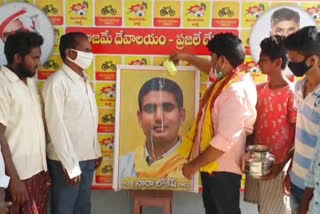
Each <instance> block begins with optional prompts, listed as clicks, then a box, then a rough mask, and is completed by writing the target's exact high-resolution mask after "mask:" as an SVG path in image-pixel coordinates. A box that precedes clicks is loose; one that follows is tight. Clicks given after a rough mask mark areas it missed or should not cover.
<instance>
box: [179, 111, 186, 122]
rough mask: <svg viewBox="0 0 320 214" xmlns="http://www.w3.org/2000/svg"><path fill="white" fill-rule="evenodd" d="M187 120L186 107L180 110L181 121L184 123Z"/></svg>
mask: <svg viewBox="0 0 320 214" xmlns="http://www.w3.org/2000/svg"><path fill="white" fill-rule="evenodd" d="M185 120H186V109H185V108H182V109H181V110H180V121H181V125H182V123H184V121H185Z"/></svg>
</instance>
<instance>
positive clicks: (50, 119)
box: [43, 65, 101, 178]
mask: <svg viewBox="0 0 320 214" xmlns="http://www.w3.org/2000/svg"><path fill="white" fill-rule="evenodd" d="M83 76H84V78H83V77H81V76H80V75H78V74H77V73H75V72H74V71H73V70H71V68H69V67H68V66H67V65H63V67H62V69H61V70H60V71H58V72H56V73H54V74H53V75H52V76H51V77H50V78H49V79H48V80H47V82H46V83H45V85H44V88H43V99H44V103H45V116H46V122H47V127H48V132H49V136H50V142H49V144H48V157H49V159H52V160H59V161H61V163H62V165H63V167H64V168H65V169H66V170H67V172H68V174H69V177H70V178H74V177H76V176H78V175H80V174H81V169H80V165H79V161H85V160H92V159H96V158H98V157H100V156H101V149H100V145H99V143H98V139H97V128H98V109H97V104H96V99H95V94H94V92H93V90H92V88H91V86H90V84H89V79H88V76H87V74H86V73H85V72H83Z"/></svg>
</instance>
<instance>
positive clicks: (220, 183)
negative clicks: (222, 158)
mask: <svg viewBox="0 0 320 214" xmlns="http://www.w3.org/2000/svg"><path fill="white" fill-rule="evenodd" d="M201 180H202V186H203V192H202V199H203V204H204V208H205V210H206V214H241V210H240V182H241V176H240V175H238V174H234V173H230V172H214V174H212V175H210V174H209V173H206V172H201Z"/></svg>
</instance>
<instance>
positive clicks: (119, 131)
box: [113, 65, 200, 192]
mask: <svg viewBox="0 0 320 214" xmlns="http://www.w3.org/2000/svg"><path fill="white" fill-rule="evenodd" d="M116 85H117V88H116V94H117V100H116V124H115V145H114V172H113V188H114V189H115V190H119V189H127V190H173V191H191V192H197V191H198V181H199V179H198V175H196V176H194V178H192V179H191V180H188V179H187V178H185V177H184V176H183V174H182V167H183V165H184V164H185V163H186V162H187V161H188V159H189V158H190V151H189V150H190V149H191V148H188V146H185V145H186V143H185V140H184V139H185V138H184V136H185V135H186V133H187V131H188V130H189V129H190V128H191V126H192V123H193V121H194V119H195V116H196V113H197V112H198V106H199V101H200V72H199V71H198V70H197V69H196V68H194V67H192V66H180V67H179V66H178V67H177V73H176V74H175V75H170V74H169V73H168V71H166V70H165V68H164V67H163V66H137V65H118V67H117V84H116Z"/></svg>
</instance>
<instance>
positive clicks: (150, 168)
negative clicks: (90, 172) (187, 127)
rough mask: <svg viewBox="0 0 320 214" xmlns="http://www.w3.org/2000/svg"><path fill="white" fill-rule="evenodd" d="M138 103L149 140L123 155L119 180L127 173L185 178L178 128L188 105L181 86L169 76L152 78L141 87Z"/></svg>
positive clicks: (143, 127) (128, 175)
mask: <svg viewBox="0 0 320 214" xmlns="http://www.w3.org/2000/svg"><path fill="white" fill-rule="evenodd" d="M138 104H139V109H138V112H137V116H138V121H139V125H140V127H141V129H142V131H143V133H144V135H145V136H146V140H145V143H144V144H143V145H142V146H139V147H138V148H137V149H136V151H135V152H131V153H129V154H126V155H123V156H121V157H120V167H119V168H120V169H119V174H120V182H121V180H122V178H125V177H139V178H164V177H171V178H180V179H184V176H183V174H182V167H183V164H184V163H186V159H185V157H184V156H183V155H182V154H180V147H181V146H182V139H181V137H180V136H179V129H180V127H181V126H182V124H183V122H184V120H185V108H184V107H183V93H182V90H181V88H180V86H179V85H178V84H177V83H176V82H174V81H172V80H169V79H165V78H152V79H150V80H148V81H147V82H145V83H144V84H143V86H142V87H141V89H140V91H139V95H138Z"/></svg>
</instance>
